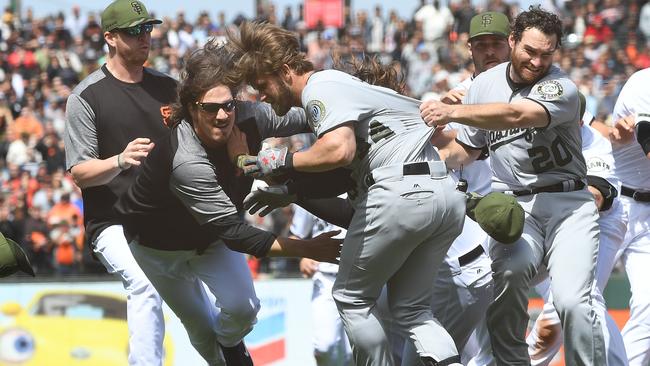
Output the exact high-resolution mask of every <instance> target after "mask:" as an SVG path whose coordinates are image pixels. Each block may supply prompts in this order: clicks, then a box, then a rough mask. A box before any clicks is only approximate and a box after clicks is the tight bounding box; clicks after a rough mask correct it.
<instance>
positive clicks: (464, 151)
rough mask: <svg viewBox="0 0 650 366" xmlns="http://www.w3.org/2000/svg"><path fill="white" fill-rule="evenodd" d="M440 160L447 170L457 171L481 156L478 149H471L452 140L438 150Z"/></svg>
mask: <svg viewBox="0 0 650 366" xmlns="http://www.w3.org/2000/svg"><path fill="white" fill-rule="evenodd" d="M438 153H439V154H440V159H441V160H443V161H444V162H445V164H446V165H447V168H449V169H459V168H460V167H461V166H466V165H469V164H471V163H472V162H474V160H476V159H477V158H478V156H479V155H480V154H481V150H480V149H472V148H470V147H466V146H464V145H462V144H461V143H459V142H458V140H452V141H450V142H448V143H447V144H445V145H443V146H441V147H439V148H438Z"/></svg>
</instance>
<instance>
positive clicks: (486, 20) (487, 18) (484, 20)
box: [481, 14, 492, 27]
mask: <svg viewBox="0 0 650 366" xmlns="http://www.w3.org/2000/svg"><path fill="white" fill-rule="evenodd" d="M481 24H482V25H483V27H487V26H488V25H490V24H492V14H483V16H482V17H481Z"/></svg>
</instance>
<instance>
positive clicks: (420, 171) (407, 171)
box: [365, 161, 431, 187]
mask: <svg viewBox="0 0 650 366" xmlns="http://www.w3.org/2000/svg"><path fill="white" fill-rule="evenodd" d="M402 169H403V170H402V175H427V174H431V170H430V169H429V163H427V162H425V161H421V162H419V163H407V164H404V165H403V166H402ZM365 183H366V186H368V187H370V186H371V185H373V184H375V179H374V178H373V177H372V174H366V182H365Z"/></svg>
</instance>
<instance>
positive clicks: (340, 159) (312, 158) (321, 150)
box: [293, 144, 354, 173]
mask: <svg viewBox="0 0 650 366" xmlns="http://www.w3.org/2000/svg"><path fill="white" fill-rule="evenodd" d="M353 158H354V153H352V154H349V153H348V152H346V151H344V149H341V148H337V147H333V146H322V145H321V146H317V144H314V145H313V146H312V147H311V148H310V149H308V150H306V151H302V152H297V153H294V154H293V168H294V170H296V171H299V172H312V173H317V172H326V171H328V170H333V169H336V168H340V167H344V166H347V165H349V164H350V163H351V162H352V159H353Z"/></svg>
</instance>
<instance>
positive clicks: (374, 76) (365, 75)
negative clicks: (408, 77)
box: [333, 54, 405, 93]
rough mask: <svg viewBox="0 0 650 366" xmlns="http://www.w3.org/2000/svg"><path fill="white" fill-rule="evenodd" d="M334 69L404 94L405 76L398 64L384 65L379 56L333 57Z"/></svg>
mask: <svg viewBox="0 0 650 366" xmlns="http://www.w3.org/2000/svg"><path fill="white" fill-rule="evenodd" d="M333 61H334V63H333V68H334V69H336V70H339V71H343V72H346V73H348V74H350V75H353V76H356V77H358V78H359V79H361V80H363V81H365V82H366V83H368V84H372V85H377V86H383V87H384V88H388V89H393V90H395V91H396V92H398V93H404V89H405V83H404V74H403V73H401V72H399V71H398V68H397V66H398V63H397V62H393V63H391V64H388V65H385V64H382V63H381V61H380V60H379V58H378V57H377V56H366V55H364V56H363V59H360V58H358V57H355V56H351V57H349V58H345V59H344V58H343V57H342V56H341V55H339V54H335V55H333Z"/></svg>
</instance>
